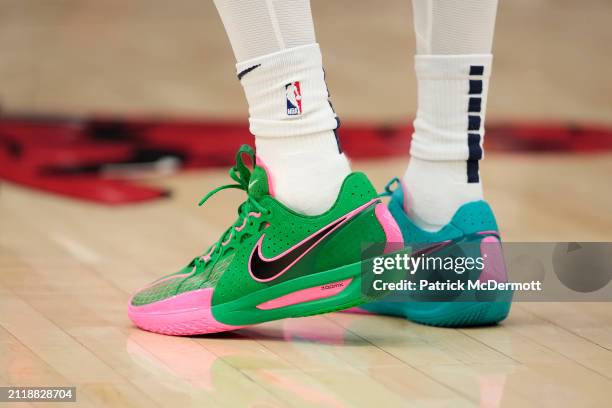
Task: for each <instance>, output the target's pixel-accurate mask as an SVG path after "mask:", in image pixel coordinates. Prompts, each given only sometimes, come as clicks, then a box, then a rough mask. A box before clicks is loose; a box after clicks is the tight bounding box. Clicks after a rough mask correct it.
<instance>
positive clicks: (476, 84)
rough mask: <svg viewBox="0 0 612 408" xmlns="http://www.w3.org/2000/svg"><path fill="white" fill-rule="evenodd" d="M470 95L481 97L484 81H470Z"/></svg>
mask: <svg viewBox="0 0 612 408" xmlns="http://www.w3.org/2000/svg"><path fill="white" fill-rule="evenodd" d="M469 93H470V95H480V94H481V93H482V79H470V91H469Z"/></svg>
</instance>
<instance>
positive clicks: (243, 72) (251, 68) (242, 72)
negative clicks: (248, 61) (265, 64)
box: [238, 64, 261, 81]
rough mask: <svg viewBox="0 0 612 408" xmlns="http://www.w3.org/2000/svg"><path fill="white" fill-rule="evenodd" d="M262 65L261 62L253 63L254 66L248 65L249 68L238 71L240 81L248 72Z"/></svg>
mask: <svg viewBox="0 0 612 408" xmlns="http://www.w3.org/2000/svg"><path fill="white" fill-rule="evenodd" d="M260 66H261V64H257V65H253V66H252V67H248V68H247V69H245V70H242V71H240V72H239V73H238V80H239V81H240V80H241V79H242V77H243V76H245V75H246V74H248V73H249V72H251V71H252V70H254V69H255V68H257V67H260Z"/></svg>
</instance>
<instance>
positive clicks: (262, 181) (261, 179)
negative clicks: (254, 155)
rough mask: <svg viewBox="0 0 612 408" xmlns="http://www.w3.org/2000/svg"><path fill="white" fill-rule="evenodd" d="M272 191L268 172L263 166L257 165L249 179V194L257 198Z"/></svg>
mask: <svg viewBox="0 0 612 408" xmlns="http://www.w3.org/2000/svg"><path fill="white" fill-rule="evenodd" d="M269 193H270V187H269V185H268V174H267V173H266V170H265V169H264V168H263V167H260V166H255V168H254V169H253V172H252V173H251V178H250V180H249V194H250V195H252V196H253V197H255V198H261V197H263V196H265V195H268V194H269Z"/></svg>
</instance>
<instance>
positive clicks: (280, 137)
mask: <svg viewBox="0 0 612 408" xmlns="http://www.w3.org/2000/svg"><path fill="white" fill-rule="evenodd" d="M215 4H216V6H217V9H218V11H219V14H220V15H221V18H222V20H223V24H224V26H225V29H226V31H227V33H228V36H229V38H230V42H231V44H232V48H233V50H234V54H235V55H236V60H237V61H239V62H238V63H237V64H236V70H237V74H238V79H239V80H240V83H241V84H242V86H243V88H244V92H245V95H246V98H247V102H248V104H249V116H250V117H249V122H250V130H251V133H253V134H254V135H255V146H256V149H257V157H258V160H260V161H261V162H262V163H263V164H264V165H265V166H266V167H267V169H268V171H269V173H270V174H269V175H270V177H271V179H272V182H273V184H274V186H273V187H274V195H275V197H276V198H277V199H278V200H279V201H281V202H282V203H283V204H285V205H287V206H288V207H290V208H291V209H293V210H295V211H298V212H300V213H303V214H308V215H317V214H321V213H323V212H325V211H326V210H328V209H329V208H330V207H331V206H332V205H333V203H334V202H335V201H336V199H337V197H338V193H339V191H340V187H341V184H342V182H343V181H344V179H345V177H346V176H347V175H348V174H349V173H350V166H349V162H348V160H347V158H346V156H345V155H344V154H342V152H341V149H340V147H339V144H338V141H337V138H336V133H335V130H336V128H337V127H338V125H339V121H338V119H337V117H336V114H335V112H334V110H333V108H332V106H331V103H330V102H329V92H328V90H327V85H326V83H325V78H324V72H323V66H322V58H321V51H320V49H319V46H318V44H316V43H315V38H314V26H313V23H312V15H311V12H310V2H309V0H292V1H278V0H215Z"/></svg>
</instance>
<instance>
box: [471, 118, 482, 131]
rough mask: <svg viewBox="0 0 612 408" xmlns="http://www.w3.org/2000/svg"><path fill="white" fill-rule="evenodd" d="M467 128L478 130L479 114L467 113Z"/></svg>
mask: <svg viewBox="0 0 612 408" xmlns="http://www.w3.org/2000/svg"><path fill="white" fill-rule="evenodd" d="M468 130H476V131H478V130H480V116H476V115H469V116H468Z"/></svg>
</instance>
